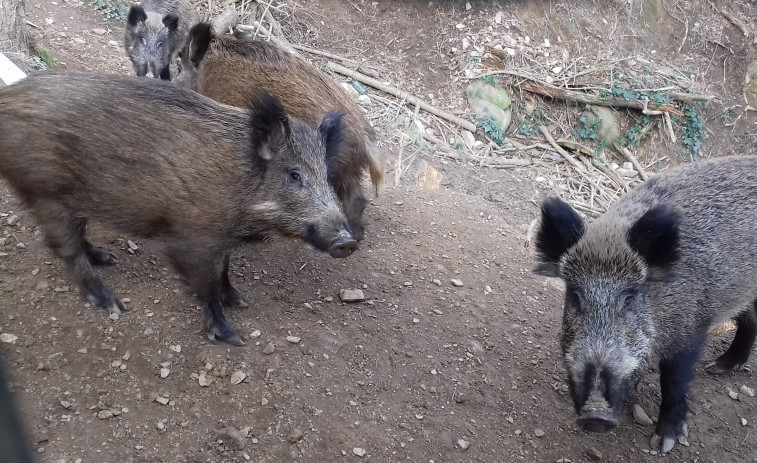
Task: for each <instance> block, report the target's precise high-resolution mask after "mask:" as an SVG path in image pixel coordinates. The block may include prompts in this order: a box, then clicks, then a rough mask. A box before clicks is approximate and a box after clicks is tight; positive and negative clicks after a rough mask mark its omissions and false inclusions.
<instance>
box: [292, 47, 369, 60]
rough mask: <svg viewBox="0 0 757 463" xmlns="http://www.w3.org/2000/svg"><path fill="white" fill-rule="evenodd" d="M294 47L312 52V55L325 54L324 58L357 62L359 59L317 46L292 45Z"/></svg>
mask: <svg viewBox="0 0 757 463" xmlns="http://www.w3.org/2000/svg"><path fill="white" fill-rule="evenodd" d="M292 48H294V49H295V50H299V51H304V52H306V53H310V54H311V55H317V56H323V57H324V58H328V59H335V60H337V61H341V62H343V63H350V64H353V63H354V64H357V61H355V60H354V59H350V58H345V57H343V56H339V55H335V54H333V53H329V52H326V51H321V50H316V49H315V48H310V47H306V46H304V45H292Z"/></svg>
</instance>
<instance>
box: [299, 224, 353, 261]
mask: <svg viewBox="0 0 757 463" xmlns="http://www.w3.org/2000/svg"><path fill="white" fill-rule="evenodd" d="M305 241H306V242H307V243H308V244H310V245H311V246H313V247H314V248H316V249H318V250H319V251H324V252H326V251H328V253H329V255H330V256H331V257H334V258H337V259H342V258H345V257H349V256H350V255H352V253H353V252H355V250H357V240H356V239H355V238H354V237H353V236H352V233H350V231H349V227H346V228H344V229H342V230H341V231H340V232H339V233H338V234H337V237H336V239H334V240H331V241H329V240H327V239H325V238H324V237H323V236H322V235H321V234H319V233H318V231H317V230H316V228H315V226H314V225H309V226H308V231H307V234H306V235H305Z"/></svg>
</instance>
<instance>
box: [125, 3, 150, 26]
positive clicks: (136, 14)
mask: <svg viewBox="0 0 757 463" xmlns="http://www.w3.org/2000/svg"><path fill="white" fill-rule="evenodd" d="M145 21H147V13H145V9H144V8H142V5H133V6H132V7H131V9H129V15H128V16H127V17H126V24H128V25H129V27H130V28H132V29H133V28H135V27H137V24H139V23H143V22H145Z"/></svg>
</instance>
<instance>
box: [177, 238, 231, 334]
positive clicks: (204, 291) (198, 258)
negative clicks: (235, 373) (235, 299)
mask: <svg viewBox="0 0 757 463" xmlns="http://www.w3.org/2000/svg"><path fill="white" fill-rule="evenodd" d="M189 249H192V250H200V249H207V250H208V251H205V252H199V251H198V253H197V254H192V253H190V252H188V250H189ZM168 256H169V258H170V259H171V260H172V261H173V264H174V266H175V267H176V270H178V272H179V273H181V275H182V276H183V277H184V278H185V279H186V280H187V282H188V283H189V287H190V289H191V290H192V291H194V292H195V293H197V297H198V298H199V299H200V304H201V305H202V312H203V317H204V329H205V334H206V335H207V336H208V339H210V340H211V341H216V340H217V341H223V342H228V343H229V344H232V345H235V346H243V345H244V342H243V341H242V338H241V337H240V336H239V333H237V330H236V328H234V326H233V325H232V324H231V323H230V322H229V321H228V320H226V317H225V316H224V314H223V302H224V300H225V297H226V295H227V293H225V291H224V286H225V285H224V275H225V274H226V270H227V269H228V262H229V257H228V253H227V252H223V251H221V252H213V251H212V248H210V247H209V246H202V245H197V244H191V245H187V246H176V247H174V248H173V249H171V250H169V251H168ZM225 279H226V281H227V282H228V274H226V275H225ZM229 286H230V283H229ZM232 289H233V288H232Z"/></svg>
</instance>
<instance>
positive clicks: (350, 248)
mask: <svg viewBox="0 0 757 463" xmlns="http://www.w3.org/2000/svg"><path fill="white" fill-rule="evenodd" d="M356 249H357V241H356V240H355V239H352V238H350V239H346V240H339V241H336V242H334V243H333V244H332V245H331V247H329V254H331V257H336V258H338V259H341V258H344V257H349V256H350V255H351V254H352V253H353V252H355V250H356Z"/></svg>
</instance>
